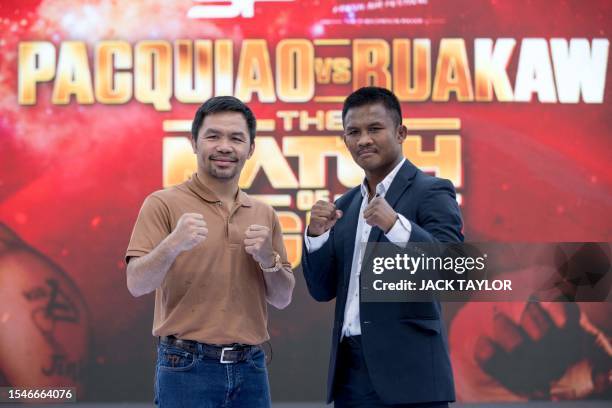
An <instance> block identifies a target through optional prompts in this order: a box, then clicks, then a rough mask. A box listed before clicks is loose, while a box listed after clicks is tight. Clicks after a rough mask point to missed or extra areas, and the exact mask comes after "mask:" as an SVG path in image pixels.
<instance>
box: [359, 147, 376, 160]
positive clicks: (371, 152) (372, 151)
mask: <svg viewBox="0 0 612 408" xmlns="http://www.w3.org/2000/svg"><path fill="white" fill-rule="evenodd" d="M374 154H376V150H375V149H363V150H359V151H358V152H357V156H358V157H360V158H364V157H369V156H372V155H374Z"/></svg>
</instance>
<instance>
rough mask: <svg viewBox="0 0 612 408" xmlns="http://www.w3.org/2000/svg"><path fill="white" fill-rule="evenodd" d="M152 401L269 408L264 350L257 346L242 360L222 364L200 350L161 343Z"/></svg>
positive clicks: (164, 406) (202, 407)
mask: <svg viewBox="0 0 612 408" xmlns="http://www.w3.org/2000/svg"><path fill="white" fill-rule="evenodd" d="M155 404H157V405H159V407H160V408H175V407H183V408H192V407H197V408H213V407H214V408H221V407H223V408H225V407H227V408H240V407H245V408H259V407H266V408H268V407H270V386H269V384H268V371H267V368H266V361H265V354H264V352H263V351H262V350H261V349H259V348H257V349H253V351H252V352H251V353H250V355H249V356H248V357H247V358H246V359H245V360H244V361H240V362H237V363H230V364H222V363H220V362H219V360H218V359H212V358H210V357H208V356H205V355H203V354H201V353H190V352H188V351H186V350H183V349H181V348H179V347H176V346H172V345H166V344H163V343H160V344H158V346H157V365H156V369H155Z"/></svg>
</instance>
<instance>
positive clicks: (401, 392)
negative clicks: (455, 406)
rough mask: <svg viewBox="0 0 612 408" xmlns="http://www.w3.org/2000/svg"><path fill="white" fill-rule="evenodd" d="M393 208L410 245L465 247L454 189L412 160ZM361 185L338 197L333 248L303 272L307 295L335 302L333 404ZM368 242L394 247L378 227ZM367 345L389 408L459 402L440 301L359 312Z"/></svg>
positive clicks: (311, 257)
mask: <svg viewBox="0 0 612 408" xmlns="http://www.w3.org/2000/svg"><path fill="white" fill-rule="evenodd" d="M385 199H386V200H387V202H388V203H389V204H390V205H391V207H393V208H394V209H395V211H396V212H398V213H400V214H402V215H403V216H404V217H406V219H408V220H409V221H410V223H411V226H412V232H411V234H410V241H412V242H460V241H463V234H462V233H461V228H462V220H461V213H460V211H459V206H458V205H457V201H456V199H455V189H454V187H453V185H452V183H451V182H450V181H448V180H445V179H440V178H436V177H432V176H429V175H427V174H425V173H423V172H422V171H420V170H419V169H417V168H416V167H415V166H414V165H413V164H412V163H410V162H409V161H408V160H406V162H405V163H404V164H403V165H402V167H401V168H400V170H399V172H398V173H397V174H396V176H395V179H394V180H393V182H392V183H391V186H390V187H389V190H388V192H387V194H386V195H385ZM361 200H362V196H361V192H360V187H359V186H358V187H355V188H353V189H351V190H350V191H348V192H347V193H346V194H344V195H343V196H342V197H340V198H339V199H338V200H337V202H336V207H337V208H338V209H340V210H342V211H343V212H344V214H343V216H342V218H340V219H339V220H338V221H337V223H336V225H335V226H334V227H333V228H332V229H331V231H330V236H329V239H328V240H327V242H326V243H325V244H324V245H323V247H321V248H320V249H318V250H317V251H315V252H313V253H311V254H309V253H308V251H307V250H306V248H305V247H304V248H303V252H302V253H303V255H302V268H303V272H304V278H305V280H306V284H307V286H308V290H309V292H310V294H311V295H312V297H313V298H315V299H316V300H317V301H320V302H327V301H330V300H332V299H334V298H335V299H336V312H335V318H334V329H333V333H332V345H331V357H330V363H329V375H328V381H327V400H328V402H331V401H332V400H333V389H334V388H333V387H334V377H335V373H336V362H337V352H338V345H339V342H340V337H341V331H342V323H343V320H344V308H345V305H346V297H347V290H348V286H349V277H350V272H351V262H352V258H353V248H354V245H355V235H356V231H357V218H358V215H359V208H360V206H361ZM368 242H389V241H388V240H387V239H386V237H385V235H384V233H383V231H382V230H381V229H379V228H378V227H373V228H372V231H371V233H370V236H369V239H368ZM359 319H360V322H361V332H362V334H361V342H362V348H363V353H364V357H365V360H366V364H367V367H368V372H369V374H370V377H371V380H372V383H373V386H374V388H375V390H376V392H377V393H378V395H379V397H380V398H381V400H383V401H384V402H385V403H389V404H406V403H419V402H433V401H454V399H455V392H454V386H453V373H452V370H451V364H450V358H449V354H448V342H447V338H446V331H445V329H444V325H443V321H442V316H441V308H440V304H439V303H438V302H420V303H408V302H402V303H399V302H398V303H374V302H367V303H366V302H362V303H361V304H360V308H359Z"/></svg>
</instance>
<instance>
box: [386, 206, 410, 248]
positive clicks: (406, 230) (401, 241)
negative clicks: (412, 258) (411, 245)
mask: <svg viewBox="0 0 612 408" xmlns="http://www.w3.org/2000/svg"><path fill="white" fill-rule="evenodd" d="M411 232H412V225H411V224H410V221H408V220H407V219H406V217H404V216H403V215H402V214H399V213H398V214H397V220H396V221H395V224H393V227H391V229H390V230H389V232H387V233H386V234H385V237H387V239H388V240H389V242H391V243H393V244H395V245H396V246H398V247H400V248H405V247H406V244H407V243H408V241H410V234H411Z"/></svg>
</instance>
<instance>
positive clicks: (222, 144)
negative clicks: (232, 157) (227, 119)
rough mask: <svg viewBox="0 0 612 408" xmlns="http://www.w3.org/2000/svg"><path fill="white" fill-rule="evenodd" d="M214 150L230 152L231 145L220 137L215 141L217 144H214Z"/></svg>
mask: <svg viewBox="0 0 612 408" xmlns="http://www.w3.org/2000/svg"><path fill="white" fill-rule="evenodd" d="M215 150H216V151H217V152H218V153H231V152H232V147H231V145H230V144H229V143H228V141H227V140H226V139H225V138H222V139H221V140H219V143H217V146H215Z"/></svg>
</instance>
